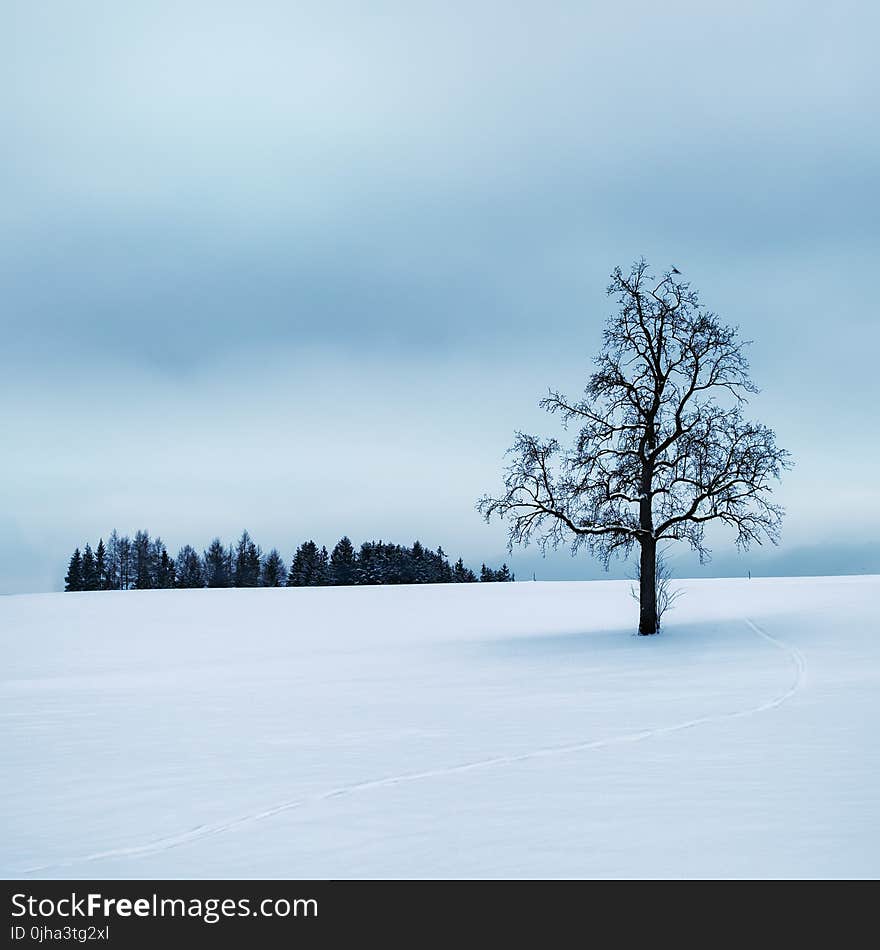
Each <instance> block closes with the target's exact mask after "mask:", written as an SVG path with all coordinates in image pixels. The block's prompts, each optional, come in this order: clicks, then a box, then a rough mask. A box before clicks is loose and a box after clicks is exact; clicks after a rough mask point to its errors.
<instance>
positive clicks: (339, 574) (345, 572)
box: [330, 535, 357, 586]
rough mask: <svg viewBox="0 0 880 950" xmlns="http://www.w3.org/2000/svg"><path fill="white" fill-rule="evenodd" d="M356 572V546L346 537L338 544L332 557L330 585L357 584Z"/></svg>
mask: <svg viewBox="0 0 880 950" xmlns="http://www.w3.org/2000/svg"><path fill="white" fill-rule="evenodd" d="M356 570H357V563H356V558H355V553H354V545H352V543H351V541H350V540H349V538H348V536H347V535H346V536H345V537H343V538H341V539H340V540H339V541H337V542H336V547H334V548H333V553H332V554H331V555H330V583H331V584H337V585H340V586H342V585H347V584H355V583H357V579H356V577H355V572H356Z"/></svg>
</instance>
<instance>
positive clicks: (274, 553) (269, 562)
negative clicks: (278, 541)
mask: <svg viewBox="0 0 880 950" xmlns="http://www.w3.org/2000/svg"><path fill="white" fill-rule="evenodd" d="M286 573H287V572H286V570H285V568H284V559H283V558H282V557H281V555H280V554H279V553H278V550H277V548H272V550H271V551H270V552H269V553H268V554H267V555H266V558H265V560H264V561H263V570H262V574H261V578H260V583H261V584H262V586H263V587H283V586H284V577H285V575H286Z"/></svg>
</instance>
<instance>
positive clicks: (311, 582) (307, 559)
mask: <svg viewBox="0 0 880 950" xmlns="http://www.w3.org/2000/svg"><path fill="white" fill-rule="evenodd" d="M319 558H320V554H319V552H318V545H317V544H315V542H314V541H305V542H304V543H303V544H301V545H300V546H299V547H298V548H297V549H296V553H295V554H294V555H293V561H292V562H291V565H290V574H288V576H287V586H288V587H314V586H315V584H316V578H317V576H318V573H319V569H318V561H319Z"/></svg>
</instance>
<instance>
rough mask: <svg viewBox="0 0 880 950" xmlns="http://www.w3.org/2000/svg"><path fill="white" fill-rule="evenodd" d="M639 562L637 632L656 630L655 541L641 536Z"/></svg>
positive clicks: (643, 633) (645, 634)
mask: <svg viewBox="0 0 880 950" xmlns="http://www.w3.org/2000/svg"><path fill="white" fill-rule="evenodd" d="M641 544H642V552H641V560H640V562H639V633H640V634H641V635H643V636H647V635H648V634H651V633H656V632H657V542H656V541H655V540H654V538H642V541H641Z"/></svg>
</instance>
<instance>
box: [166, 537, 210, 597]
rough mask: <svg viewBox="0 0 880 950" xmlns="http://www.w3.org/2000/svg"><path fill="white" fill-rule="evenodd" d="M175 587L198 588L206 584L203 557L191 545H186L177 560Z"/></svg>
mask: <svg viewBox="0 0 880 950" xmlns="http://www.w3.org/2000/svg"><path fill="white" fill-rule="evenodd" d="M174 563H175V582H174V583H175V587H180V588H196V587H204V586H205V576H204V573H203V571H202V559H201V558H200V557H199V554H198V551H196V550H195V548H193V547H192V546H191V545H189V544H187V545H184V546H183V547H182V548H181V549H180V552H179V553H178V555H177V559H176V560H175V562H174Z"/></svg>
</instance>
